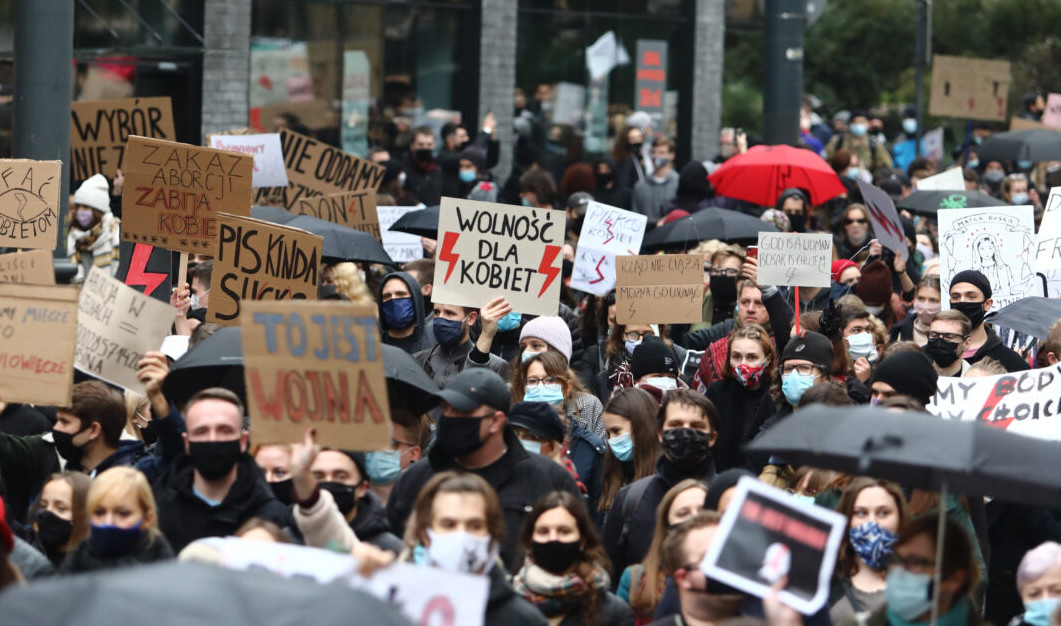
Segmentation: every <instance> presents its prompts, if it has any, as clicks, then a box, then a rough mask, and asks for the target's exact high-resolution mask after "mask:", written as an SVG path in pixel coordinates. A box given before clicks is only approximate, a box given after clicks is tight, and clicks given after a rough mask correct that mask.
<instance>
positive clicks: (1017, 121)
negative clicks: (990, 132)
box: [1009, 115, 1061, 133]
mask: <svg viewBox="0 0 1061 626" xmlns="http://www.w3.org/2000/svg"><path fill="white" fill-rule="evenodd" d="M1009 129H1010V130H1011V131H1013V130H1036V129H1039V130H1052V131H1056V132H1059V133H1061V128H1057V127H1054V126H1047V125H1046V124H1043V123H1042V122H1036V121H1035V120H1026V119H1024V118H1023V117H1021V116H1019V115H1014V116H1013V117H1011V118H1009Z"/></svg>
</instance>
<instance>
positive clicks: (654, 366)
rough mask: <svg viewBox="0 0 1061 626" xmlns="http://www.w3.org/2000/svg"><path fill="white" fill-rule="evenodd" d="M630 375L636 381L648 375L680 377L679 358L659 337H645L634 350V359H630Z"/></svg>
mask: <svg viewBox="0 0 1061 626" xmlns="http://www.w3.org/2000/svg"><path fill="white" fill-rule="evenodd" d="M630 373H631V374H633V375H634V380H635V381H636V380H638V379H639V378H641V377H642V376H645V375H647V374H674V375H675V376H677V375H678V357H676V356H674V350H671V349H670V347H668V346H667V344H665V343H663V340H662V339H660V338H659V337H645V339H644V340H643V341H642V342H641V345H639V346H638V347H637V348H635V349H634V358H632V359H630Z"/></svg>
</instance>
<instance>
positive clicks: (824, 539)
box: [700, 476, 848, 615]
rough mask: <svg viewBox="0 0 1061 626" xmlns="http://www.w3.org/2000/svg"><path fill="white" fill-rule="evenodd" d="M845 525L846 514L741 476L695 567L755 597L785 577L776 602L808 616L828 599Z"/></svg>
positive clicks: (769, 590)
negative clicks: (697, 565)
mask: <svg viewBox="0 0 1061 626" xmlns="http://www.w3.org/2000/svg"><path fill="white" fill-rule="evenodd" d="M847 527H848V521H847V518H846V517H844V516H843V515H841V514H839V513H837V512H836V511H831V510H829V509H826V508H823V507H820V506H815V505H813V504H804V503H803V502H800V501H798V500H796V499H795V498H793V497H792V495H791V494H789V493H786V492H784V491H782V490H780V489H777V488H774V487H770V486H768V485H765V484H763V483H761V482H759V481H758V480H756V479H755V478H753V477H748V476H746V477H744V478H741V479H740V482H738V483H737V491H736V493H734V495H733V500H732V501H731V502H730V505H729V506H728V507H727V508H726V513H725V514H724V515H723V516H722V521H721V522H720V523H719V527H718V531H717V532H716V533H715V538H714V541H713V542H712V543H711V547H710V548H709V549H708V551H707V554H706V555H705V556H704V560H703V561H702V562H701V563H700V569H701V570H702V571H703V572H704V574H705V575H707V576H710V577H711V578H713V579H715V580H719V581H722V582H724V583H726V584H728V585H732V586H734V587H736V588H737V589H740V590H741V591H744V592H746V593H750V594H751V595H753V596H756V597H759V598H765V597H767V596H769V595H770V594H771V587H772V586H773V585H774V583H776V582H777V581H779V580H781V579H782V578H786V577H787V579H788V583H787V585H786V586H785V588H784V589H783V590H782V591H781V592H780V593H779V594H778V596H779V598H780V600H781V601H782V602H784V603H785V604H788V605H789V606H791V607H792V608H794V609H796V610H797V611H799V612H800V613H803V614H804V615H811V614H814V613H816V612H817V611H818V610H819V609H821V608H822V606H824V605H825V602H826V600H828V599H829V585H830V582H831V579H832V575H833V568H834V567H835V565H836V555H837V552H839V550H840V542H841V540H842V539H843V536H844V535H846V534H847Z"/></svg>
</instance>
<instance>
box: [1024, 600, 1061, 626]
mask: <svg viewBox="0 0 1061 626" xmlns="http://www.w3.org/2000/svg"><path fill="white" fill-rule="evenodd" d="M1059 602H1061V598H1043V599H1042V600H1034V601H1032V602H1028V603H1025V605H1024V621H1025V622H1026V623H1028V624H1031V626H1050V618H1051V616H1052V615H1053V614H1054V610H1055V609H1057V605H1058V603H1059Z"/></svg>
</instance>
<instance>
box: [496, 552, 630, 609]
mask: <svg viewBox="0 0 1061 626" xmlns="http://www.w3.org/2000/svg"><path fill="white" fill-rule="evenodd" d="M610 586H611V579H610V578H609V577H608V573H607V572H605V571H604V569H603V568H601V566H599V565H594V566H593V575H592V576H591V577H590V578H589V579H584V578H582V577H581V576H579V575H578V574H577V573H574V572H572V573H570V574H563V575H557V574H553V573H551V572H547V571H545V570H544V569H542V568H540V567H538V566H537V565H535V564H534V561H533V560H532V559H530V558H528V559H527V562H526V563H524V564H523V568H522V569H520V570H519V573H518V574H516V577H515V578H514V579H513V580H512V587H513V588H514V589H515V590H516V593H519V594H520V595H522V596H523V598H524V599H525V600H526V601H527V602H530V603H531V604H533V605H534V606H535V607H537V608H538V610H539V611H541V612H542V613H543V614H544V615H545V616H546V617H556V616H557V615H563V614H565V613H567V612H568V611H570V610H571V609H573V608H578V607H579V606H580V605H581V604H582V599H583V598H584V597H585V596H586V595H588V594H590V593H599V592H601V591H606V590H607V589H608V587H610Z"/></svg>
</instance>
